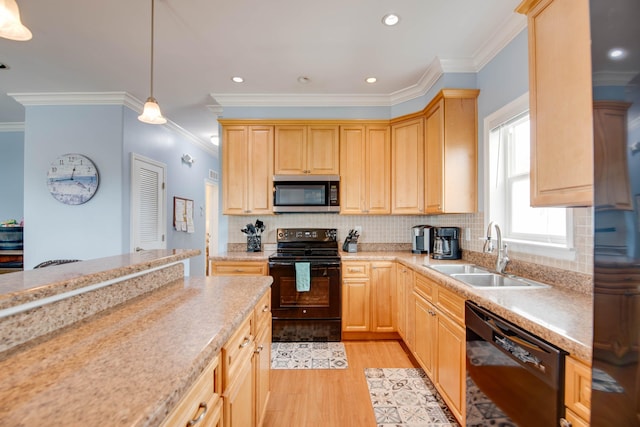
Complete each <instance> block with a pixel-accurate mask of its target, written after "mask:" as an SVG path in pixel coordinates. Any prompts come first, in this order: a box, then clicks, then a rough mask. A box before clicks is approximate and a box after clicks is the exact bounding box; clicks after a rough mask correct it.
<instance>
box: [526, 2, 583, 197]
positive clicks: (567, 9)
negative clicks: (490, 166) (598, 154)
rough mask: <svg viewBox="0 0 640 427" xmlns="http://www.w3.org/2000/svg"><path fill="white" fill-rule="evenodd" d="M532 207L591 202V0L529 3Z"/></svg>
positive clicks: (527, 13)
mask: <svg viewBox="0 0 640 427" xmlns="http://www.w3.org/2000/svg"><path fill="white" fill-rule="evenodd" d="M516 11H517V12H519V13H523V14H526V15H527V20H528V32H529V104H530V112H529V114H530V119H531V204H532V206H591V205H592V203H593V112H592V109H591V103H592V96H591V92H592V91H591V86H592V83H591V38H590V29H589V1H588V0H525V1H523V2H522V3H521V4H520V5H519V6H518V8H517V9H516ZM559 64H562V65H559Z"/></svg>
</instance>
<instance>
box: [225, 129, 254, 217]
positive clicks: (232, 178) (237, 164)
mask: <svg viewBox="0 0 640 427" xmlns="http://www.w3.org/2000/svg"><path fill="white" fill-rule="evenodd" d="M223 135H224V150H223V151H222V153H223V155H222V176H223V177H224V179H223V180H222V210H223V213H224V214H226V215H243V214H244V213H245V209H246V206H247V197H246V195H247V168H248V163H247V159H248V155H249V153H248V150H247V139H248V129H247V127H246V126H225V127H224V131H223Z"/></svg>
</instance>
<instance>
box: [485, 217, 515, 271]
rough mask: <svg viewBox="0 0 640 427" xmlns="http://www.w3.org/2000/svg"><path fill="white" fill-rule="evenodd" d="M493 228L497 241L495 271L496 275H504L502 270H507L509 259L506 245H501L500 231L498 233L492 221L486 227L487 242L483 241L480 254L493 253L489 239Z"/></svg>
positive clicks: (498, 228) (491, 241) (496, 226)
mask: <svg viewBox="0 0 640 427" xmlns="http://www.w3.org/2000/svg"><path fill="white" fill-rule="evenodd" d="M493 227H495V229H496V237H497V239H498V257H497V259H496V271H497V272H498V273H504V270H505V268H507V264H509V261H510V259H509V256H508V254H507V244H506V243H505V244H504V245H503V244H502V231H500V226H499V225H498V224H497V223H495V222H494V221H491V222H489V226H488V227H487V240H485V242H484V246H483V248H482V252H485V253H491V252H493V249H494V248H493V240H492V239H491V229H492V228H493Z"/></svg>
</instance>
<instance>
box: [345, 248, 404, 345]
mask: <svg viewBox="0 0 640 427" xmlns="http://www.w3.org/2000/svg"><path fill="white" fill-rule="evenodd" d="M395 276H396V270H395V262H392V261H374V262H361V261H344V262H343V263H342V331H343V332H367V333H368V332H372V333H385V332H392V333H395V332H396V318H397V316H396V287H395V286H396V285H395V283H396V281H395ZM373 336H374V335H371V337H373ZM343 337H345V335H344V334H343Z"/></svg>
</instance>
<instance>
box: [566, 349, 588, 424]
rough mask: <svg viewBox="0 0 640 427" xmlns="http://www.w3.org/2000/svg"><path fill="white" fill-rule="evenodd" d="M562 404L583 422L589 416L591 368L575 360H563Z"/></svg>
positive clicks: (569, 358)
mask: <svg viewBox="0 0 640 427" xmlns="http://www.w3.org/2000/svg"><path fill="white" fill-rule="evenodd" d="M565 364H566V366H565V383H564V387H565V389H564V404H565V405H566V407H567V408H569V409H571V410H572V411H573V412H574V413H575V414H576V415H578V416H579V417H580V418H582V419H583V420H589V419H590V415H591V368H589V367H588V366H587V365H585V364H583V363H581V362H579V361H578V360H576V359H573V358H571V357H567V358H566V359H565Z"/></svg>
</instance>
